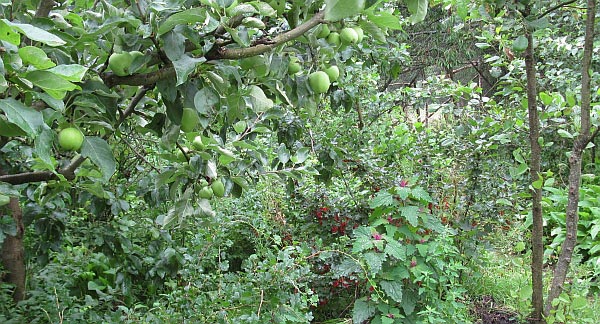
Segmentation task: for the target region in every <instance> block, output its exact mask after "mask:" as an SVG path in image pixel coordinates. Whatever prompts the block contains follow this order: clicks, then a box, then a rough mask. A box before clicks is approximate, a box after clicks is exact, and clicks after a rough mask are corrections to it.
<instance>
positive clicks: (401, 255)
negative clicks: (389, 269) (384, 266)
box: [384, 235, 406, 261]
mask: <svg viewBox="0 0 600 324" xmlns="http://www.w3.org/2000/svg"><path fill="white" fill-rule="evenodd" d="M384 237H385V238H386V245H385V249H384V252H385V254H387V255H391V256H393V257H394V258H396V259H398V260H400V261H405V260H406V248H405V247H404V246H403V245H402V244H400V243H399V242H398V241H396V240H394V239H393V238H391V237H387V235H386V236H384Z"/></svg>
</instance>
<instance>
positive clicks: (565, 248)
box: [544, 0, 596, 315]
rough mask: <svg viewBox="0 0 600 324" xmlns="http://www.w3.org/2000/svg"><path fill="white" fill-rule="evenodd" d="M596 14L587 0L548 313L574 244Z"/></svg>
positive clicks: (587, 135)
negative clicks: (577, 109) (576, 115)
mask: <svg viewBox="0 0 600 324" xmlns="http://www.w3.org/2000/svg"><path fill="white" fill-rule="evenodd" d="M595 17H596V1H595V0H588V2H587V19H586V27H585V40H584V46H583V61H582V76H581V131H580V134H579V136H577V138H576V139H575V142H574V143H573V151H572V152H571V156H570V157H569V168H570V170H569V191H568V198H569V200H568V202H567V210H566V230H567V235H566V237H565V241H564V242H563V244H562V248H561V253H560V255H559V256H558V261H557V263H556V267H555V268H554V276H553V278H552V284H551V286H550V293H549V294H548V299H547V300H546V307H545V309H544V312H545V314H546V315H549V314H550V310H552V308H553V307H552V301H553V300H554V299H555V298H556V297H558V296H560V294H561V292H562V290H563V285H564V282H565V279H566V277H567V272H568V270H569V266H570V264H571V258H572V257H573V250H574V249H575V245H576V244H577V223H578V222H579V208H578V205H579V187H580V185H581V160H582V158H581V157H582V155H583V151H584V150H585V147H586V146H587V144H588V143H589V142H590V140H591V136H590V127H591V126H590V101H591V95H590V91H591V90H590V73H589V70H590V66H591V61H592V49H593V42H594V19H595Z"/></svg>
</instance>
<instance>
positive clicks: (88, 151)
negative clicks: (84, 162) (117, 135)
mask: <svg viewBox="0 0 600 324" xmlns="http://www.w3.org/2000/svg"><path fill="white" fill-rule="evenodd" d="M81 155H82V156H83V157H85V158H89V159H90V161H92V163H94V164H95V165H97V166H98V167H99V168H100V170H101V171H102V179H103V180H104V181H108V180H109V179H110V178H111V177H112V175H113V174H114V173H115V171H116V170H117V162H116V161H115V157H114V156H113V153H112V151H111V149H110V146H108V143H106V141H105V140H103V139H101V138H100V137H95V136H86V137H85V138H84V140H83V146H82V148H81Z"/></svg>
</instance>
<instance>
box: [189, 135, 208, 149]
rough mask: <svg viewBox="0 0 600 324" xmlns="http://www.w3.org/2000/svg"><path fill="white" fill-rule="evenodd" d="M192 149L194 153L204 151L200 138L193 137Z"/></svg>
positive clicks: (204, 146)
mask: <svg viewBox="0 0 600 324" xmlns="http://www.w3.org/2000/svg"><path fill="white" fill-rule="evenodd" d="M192 147H193V148H194V149H195V150H196V151H204V149H205V148H206V145H204V142H202V136H200V135H198V136H196V137H194V140H193V141H192Z"/></svg>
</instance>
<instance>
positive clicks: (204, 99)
mask: <svg viewBox="0 0 600 324" xmlns="http://www.w3.org/2000/svg"><path fill="white" fill-rule="evenodd" d="M218 103H219V95H217V94H216V93H215V92H214V91H213V90H212V89H211V88H210V87H204V88H202V89H200V90H199V91H198V92H196V94H195V95H194V106H195V107H196V110H197V111H198V113H199V114H202V115H210V112H211V111H213V109H214V106H215V105H216V104H218Z"/></svg>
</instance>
